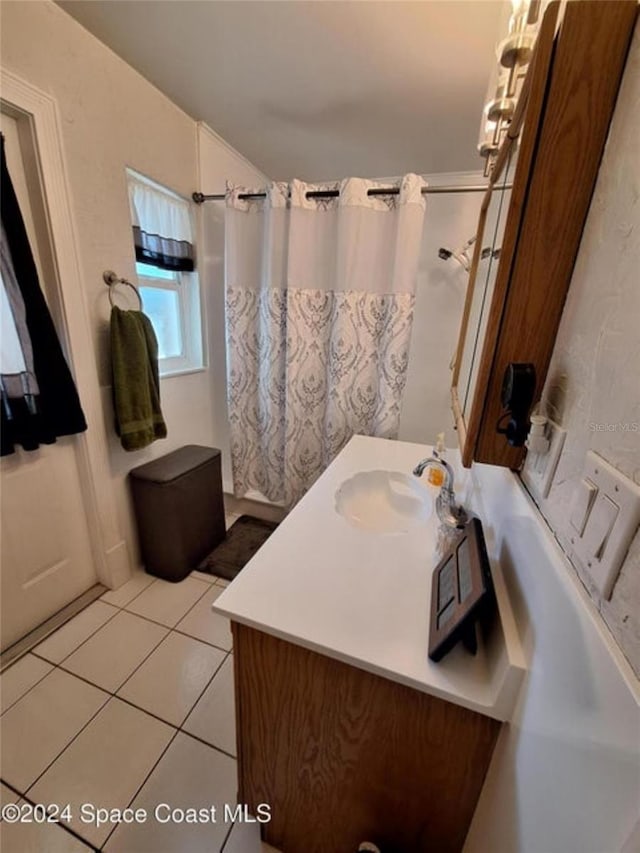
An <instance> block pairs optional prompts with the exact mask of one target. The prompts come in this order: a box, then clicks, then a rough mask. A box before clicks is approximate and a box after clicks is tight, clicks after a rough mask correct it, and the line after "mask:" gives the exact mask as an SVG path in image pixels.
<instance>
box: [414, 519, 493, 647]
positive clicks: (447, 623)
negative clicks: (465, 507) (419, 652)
mask: <svg viewBox="0 0 640 853" xmlns="http://www.w3.org/2000/svg"><path fill="white" fill-rule="evenodd" d="M494 603H495V595H494V590H493V581H492V579H491V569H490V566H489V558H488V556H487V548H486V545H485V541H484V534H483V532H482V524H481V522H480V519H478V518H472V519H471V520H470V521H469V522H467V524H466V525H465V526H464V528H463V530H462V532H461V535H460V538H459V539H457V540H456V542H455V544H454V545H453V546H452V548H451V550H450V551H449V553H447V554H446V555H445V556H444V557H443V558H442V560H441V561H440V562H439V563H438V565H437V566H436V567H435V569H434V571H433V581H432V586H431V624H430V627H429V657H430V658H431V660H432V661H439V660H441V659H442V658H443V657H444V656H445V655H446V654H447V653H448V652H450V651H451V649H452V648H453V647H454V646H455V645H456V644H457V643H458V642H460V640H462V642H463V643H464V646H465V648H466V649H467V650H468V651H470V652H471V654H475V653H476V651H477V649H478V641H477V636H476V623H477V621H478V619H480V618H482V617H484V616H485V615H487V614H489V613H490V612H491V611H492V609H493V607H494Z"/></svg>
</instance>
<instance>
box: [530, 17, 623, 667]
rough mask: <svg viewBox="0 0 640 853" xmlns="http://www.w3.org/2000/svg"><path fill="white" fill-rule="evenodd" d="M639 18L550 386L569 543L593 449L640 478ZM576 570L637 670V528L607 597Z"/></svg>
mask: <svg viewBox="0 0 640 853" xmlns="http://www.w3.org/2000/svg"><path fill="white" fill-rule="evenodd" d="M639 140H640V26H639V28H637V29H636V33H635V36H634V39H633V42H632V45H631V49H630V53H629V58H628V61H627V66H626V69H625V72H624V77H623V81H622V86H621V89H620V92H619V96H618V101H617V105H616V110H615V113H614V117H613V121H612V125H611V129H610V133H609V138H608V142H607V147H606V150H605V153H604V157H603V160H602V165H601V167H600V172H599V174H598V180H597V184H596V188H595V193H594V196H593V201H592V203H591V208H590V210H589V215H588V218H587V222H586V226H585V229H584V233H583V235H582V242H581V244H580V250H579V252H578V257H577V261H576V266H575V269H574V272H573V277H572V280H571V286H570V288H569V293H568V296H567V302H566V305H565V309H564V313H563V315H562V321H561V323H560V328H559V330H558V336H557V340H556V345H555V349H554V352H553V356H552V359H551V366H550V368H549V374H548V379H547V384H546V390H545V394H546V396H547V397H548V400H549V401H550V403H551V414H552V415H553V417H554V419H555V420H557V421H558V423H560V424H561V425H562V426H563V427H564V428H565V429H566V430H567V437H566V441H565V445H564V450H563V453H562V456H561V458H560V462H559V464H558V469H557V472H556V475H555V479H554V482H553V485H552V487H551V491H550V493H549V497H548V499H547V500H545V501H543V502H542V505H541V510H542V512H543V514H544V516H545V518H546V519H547V521H548V522H549V524H550V525H551V527H552V529H553V530H554V531H555V533H556V535H557V536H558V539H559V541H560V544H561V545H562V546H563V547H564V548H565V550H567V551H570V542H569V537H570V528H569V522H568V513H567V507H568V506H569V505H570V504H571V501H572V498H573V494H574V491H575V487H576V483H577V482H578V480H579V478H580V476H581V472H582V467H583V464H584V460H585V456H586V453H587V450H589V449H592V450H595V451H596V452H597V453H599V454H600V455H601V456H603V457H604V458H605V459H607V460H608V461H609V462H610V463H611V464H612V465H613V466H614V467H616V468H618V469H619V470H620V471H622V473H623V474H625V475H626V476H627V477H630V478H631V479H632V480H635V482H636V483H640V367H639V366H640V332H639V331H638V329H639V324H640V156H639V155H638V142H639ZM577 571H578V574H579V576H580V578H581V580H582V581H583V583H584V584H585V585H586V586H587V588H588V589H589V590H590V593H591V595H592V597H593V599H594V601H595V602H596V604H597V607H598V608H599V610H600V613H601V614H602V616H603V618H604V620H605V621H606V623H607V625H608V626H609V629H610V630H611V632H612V633H613V635H614V637H615V638H616V640H617V642H618V643H619V644H620V646H621V648H622V650H623V652H624V653H625V654H626V656H627V658H628V659H629V661H630V662H631V665H632V666H633V667H634V669H635V671H636V674H637V675H638V676H640V532H639V533H637V534H636V536H635V539H634V540H633V542H632V544H631V548H630V550H629V553H628V555H627V557H626V560H625V562H624V564H623V566H622V571H621V573H620V576H619V578H618V580H617V582H616V584H615V586H614V589H613V593H612V596H611V600H610V601H603V600H602V599H601V598H600V596H599V595H598V593H597V591H596V590H595V589H594V588H593V587H592V584H591V581H590V579H589V577H588V575H587V574H586V573H584V572H583V571H582V570H580V569H579V568H578V569H577Z"/></svg>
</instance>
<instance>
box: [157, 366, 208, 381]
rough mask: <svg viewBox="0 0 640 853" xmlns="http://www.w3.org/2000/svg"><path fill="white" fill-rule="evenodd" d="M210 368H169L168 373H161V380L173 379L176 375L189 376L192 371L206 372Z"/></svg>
mask: <svg viewBox="0 0 640 853" xmlns="http://www.w3.org/2000/svg"><path fill="white" fill-rule="evenodd" d="M208 369H209V368H208V367H183V368H179V369H178V370H168V371H167V372H166V373H161V374H160V381H161V382H162V380H163V379H173V378H174V377H175V376H189V374H191V373H206V372H207V370H208Z"/></svg>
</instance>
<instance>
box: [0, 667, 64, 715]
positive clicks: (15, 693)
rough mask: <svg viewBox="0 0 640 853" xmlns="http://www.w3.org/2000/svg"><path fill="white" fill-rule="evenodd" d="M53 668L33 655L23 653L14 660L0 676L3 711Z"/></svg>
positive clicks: (0, 702)
mask: <svg viewBox="0 0 640 853" xmlns="http://www.w3.org/2000/svg"><path fill="white" fill-rule="evenodd" d="M52 669H53V667H52V665H51V664H50V663H46V662H45V661H43V660H40V658H37V657H35V655H25V656H24V657H23V658H20V660H19V661H16V663H14V664H13V665H12V666H10V667H9V669H6V670H5V671H4V672H3V673H2V675H1V676H0V709H1V711H2V713H4V712H5V711H6V710H7V708H9V707H10V706H11V705H13V703H14V702H17V701H18V699H19V698H20V697H21V696H24V694H25V693H26V692H27V690H30V689H31V688H32V687H33V685H34V684H37V683H38V681H40V680H41V679H42V678H44V676H45V675H46V674H47V673H48V672H51V670H52Z"/></svg>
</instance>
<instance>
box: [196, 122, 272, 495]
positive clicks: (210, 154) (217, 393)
mask: <svg viewBox="0 0 640 853" xmlns="http://www.w3.org/2000/svg"><path fill="white" fill-rule="evenodd" d="M198 160H199V173H200V174H199V179H198V181H199V187H198V189H199V190H200V191H201V192H203V193H211V194H216V193H223V192H224V191H225V186H226V181H227V180H228V181H231V182H233V183H236V184H242V185H243V186H246V187H254V188H255V187H258V188H261V187H264V186H265V184H266V183H267V180H268V179H267V177H266V175H264V174H263V173H262V172H260V171H258V170H257V169H256V168H255V167H254V166H252V165H251V163H249V161H248V160H246V159H245V158H244V157H242V156H241V155H240V154H238V152H237V151H235V149H233V148H231V147H230V146H228V145H227V144H226V143H225V142H224V140H222V139H221V138H220V137H219V136H218V135H217V134H216V133H214V132H213V131H212V130H211V129H210V128H209V127H207V125H206V124H200V125H199V126H198ZM224 211H225V205H224V201H208V202H205V203H204V204H203V205H202V214H201V216H202V241H201V252H200V272H201V276H202V282H203V286H204V288H205V294H206V311H207V316H208V321H207V326H208V330H209V353H210V375H209V382H210V384H211V393H212V395H213V396H212V399H213V413H212V414H213V421H212V431H213V439H214V445H215V446H216V447H218V448H220V450H221V451H222V479H223V483H224V489H225V491H226V492H230V493H231V492H233V486H232V479H231V453H230V448H229V419H228V415H227V392H226V388H227V380H226V355H225V328H224Z"/></svg>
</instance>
